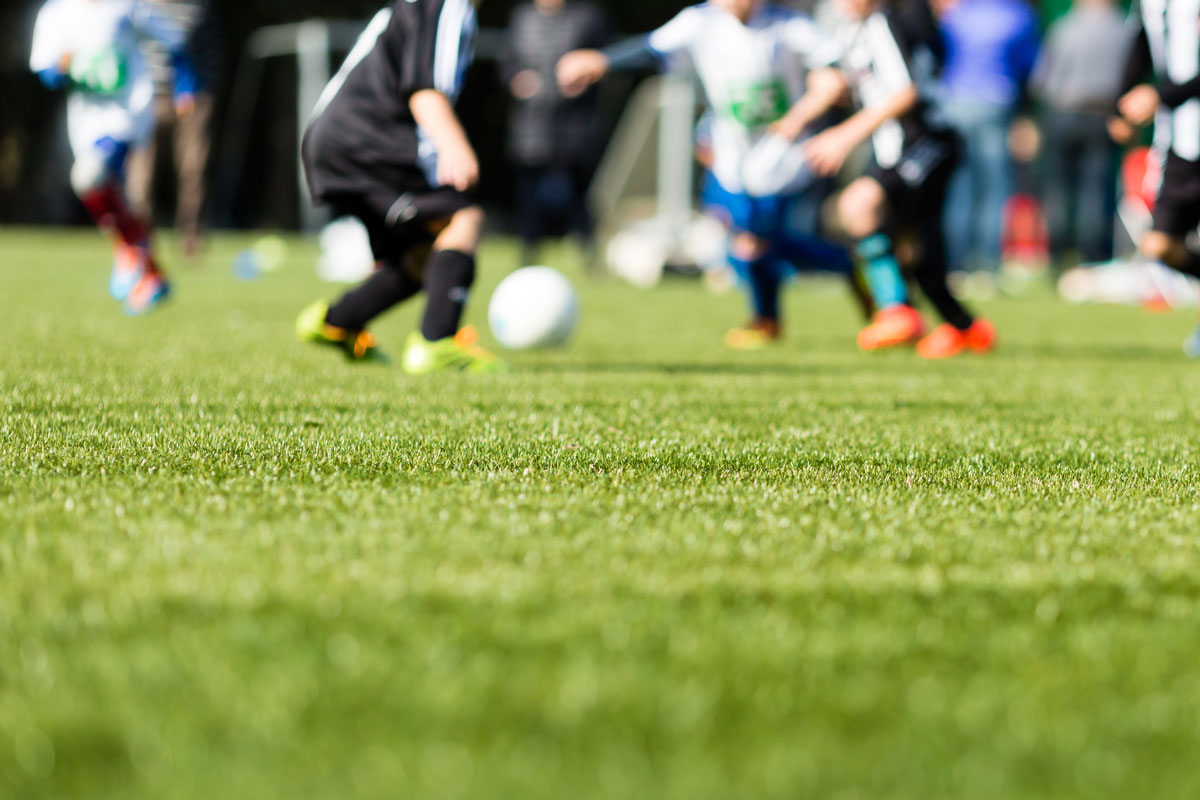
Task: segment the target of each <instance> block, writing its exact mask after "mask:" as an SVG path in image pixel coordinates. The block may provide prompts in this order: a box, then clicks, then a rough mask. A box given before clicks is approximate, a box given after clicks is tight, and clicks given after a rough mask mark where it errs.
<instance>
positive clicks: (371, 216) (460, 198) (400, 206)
mask: <svg viewBox="0 0 1200 800" xmlns="http://www.w3.org/2000/svg"><path fill="white" fill-rule="evenodd" d="M322 199H323V200H324V202H326V203H327V204H328V205H329V207H330V208H331V209H332V210H333V213H334V215H335V216H337V217H346V216H351V217H358V219H360V220H361V221H362V223H363V225H364V226H366V229H367V235H368V237H370V240H371V252H372V254H374V256H375V258H376V259H377V260H379V261H399V260H403V259H404V257H405V256H406V255H407V254H408V252H409V251H410V250H412V248H414V247H416V246H418V245H423V244H430V243H432V242H433V240H434V239H435V238H437V233H438V231H437V227H436V224H437V223H440V222H443V221H445V220H447V219H449V218H450V217H452V216H453V215H454V214H456V213H457V212H459V211H462V210H463V209H464V208H469V207H470V206H473V205H474V204H475V201H474V200H472V199H471V198H470V197H468V196H467V195H465V194H463V193H462V192H460V191H458V190H457V189H449V188H445V187H443V188H438V189H435V188H433V187H431V186H430V185H429V184H428V183H427V182H425V181H424V180H423V179H422V180H421V182H420V184H419V185H416V184H411V185H409V186H407V187H401V186H392V187H388V186H377V187H372V188H371V189H370V190H369V191H364V192H356V193H346V194H335V195H330V196H329V197H325V198H322Z"/></svg>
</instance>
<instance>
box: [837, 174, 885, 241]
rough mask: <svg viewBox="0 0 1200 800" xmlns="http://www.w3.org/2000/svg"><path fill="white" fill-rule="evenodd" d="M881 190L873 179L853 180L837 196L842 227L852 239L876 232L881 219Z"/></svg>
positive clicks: (882, 200)
mask: <svg viewBox="0 0 1200 800" xmlns="http://www.w3.org/2000/svg"><path fill="white" fill-rule="evenodd" d="M883 203H884V197H883V190H882V188H880V186H879V184H877V183H875V182H874V181H861V180H860V181H855V182H854V183H852V184H850V185H849V186H847V187H846V189H845V191H843V192H842V194H841V196H840V197H839V198H838V217H839V218H840V219H841V221H842V228H843V229H844V230H845V231H846V233H847V234H848V235H849V236H850V237H852V238H854V239H862V238H865V237H867V236H870V235H871V234H873V233H876V232H878V230H879V228H880V227H881V221H882V208H883Z"/></svg>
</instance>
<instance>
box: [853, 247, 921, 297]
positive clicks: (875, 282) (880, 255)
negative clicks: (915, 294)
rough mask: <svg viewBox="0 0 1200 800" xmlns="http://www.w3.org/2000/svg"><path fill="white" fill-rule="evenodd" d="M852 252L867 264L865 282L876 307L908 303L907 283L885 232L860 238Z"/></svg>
mask: <svg viewBox="0 0 1200 800" xmlns="http://www.w3.org/2000/svg"><path fill="white" fill-rule="evenodd" d="M854 252H855V254H856V255H858V257H859V258H861V259H862V260H863V261H864V262H866V265H867V269H866V272H867V283H868V284H870V286H871V295H872V296H873V297H874V298H875V306H876V308H891V307H892V306H899V305H905V304H906V303H908V285H907V284H905V282H904V276H903V275H901V274H900V262H899V261H897V260H896V253H895V251H894V250H893V249H892V240H891V238H890V237H889V236H888V235H887V234H886V233H877V234H875V235H874V236H868V237H867V238H865V239H863V240H861V241H860V242H859V243H858V245H857V246H856V247H855V248H854Z"/></svg>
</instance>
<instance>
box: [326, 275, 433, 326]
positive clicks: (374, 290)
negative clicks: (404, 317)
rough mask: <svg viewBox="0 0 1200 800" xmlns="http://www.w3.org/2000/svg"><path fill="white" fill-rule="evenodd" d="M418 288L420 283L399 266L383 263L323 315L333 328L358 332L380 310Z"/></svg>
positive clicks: (385, 308)
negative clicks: (361, 283) (364, 281)
mask: <svg viewBox="0 0 1200 800" xmlns="http://www.w3.org/2000/svg"><path fill="white" fill-rule="evenodd" d="M419 291H421V284H419V283H418V282H417V281H415V280H413V279H412V278H410V277H409V276H408V275H407V274H406V273H405V272H404V270H403V268H401V267H400V266H398V265H397V266H393V265H390V264H384V265H383V266H382V267H381V268H379V269H377V270H375V272H374V273H373V274H372V275H371V277H369V278H367V280H366V283H364V284H363V285H362V286H360V287H358V288H357V289H355V290H353V291H351V292H347V293H346V294H345V295H344V296H343V297H342V299H341V300H339V301H337V302H336V303H334V304H333V305H332V306H330V308H329V312H328V313H327V314H326V315H325V322H326V324H328V325H332V326H334V327H335V328H343V329H344V330H348V331H361V330H362V329H364V328H366V327H367V324H368V323H369V322H370V321H371V320H373V319H375V318H376V317H378V316H379V315H380V314H382V313H383V312H385V311H387V310H388V309H389V308H392V307H393V306H395V305H396V304H397V303H401V302H403V301H405V300H407V299H408V298H410V297H412V296H413V295H414V294H416V293H417V292H419Z"/></svg>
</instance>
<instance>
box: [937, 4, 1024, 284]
mask: <svg viewBox="0 0 1200 800" xmlns="http://www.w3.org/2000/svg"><path fill="white" fill-rule="evenodd" d="M939 6H940V8H941V10H942V14H941V20H940V21H941V25H942V35H943V40H944V44H945V65H944V67H943V71H942V80H941V92H940V94H941V100H942V103H943V108H944V110H945V113H946V117H947V121H949V122H950V124H951V125H953V126H954V127H955V128H956V129H957V130H958V132H959V133H960V135H961V136H962V137H963V139H964V141H965V143H966V159H965V161H964V163H963V166H962V167H960V169H959V172H958V174H957V175H956V176H955V178H954V180H953V181H952V183H951V186H950V193H949V197H948V201H947V208H946V216H947V219H946V231H947V246H948V247H949V250H950V259H949V260H950V263H952V264H968V265H970V267H971V268H973V269H974V270H978V271H982V272H983V274H985V275H987V276H988V277H991V276H993V275H994V274H995V272H996V270H997V269H998V268H999V266H1000V241H1001V234H1002V232H1003V227H1004V205H1005V203H1006V202H1007V201H1008V197H1009V195H1010V194H1011V191H1012V162H1011V159H1010V157H1009V151H1008V131H1009V127H1010V126H1011V124H1012V122H1013V118H1014V116H1015V114H1016V111H1017V109H1018V107H1019V106H1020V104H1021V102H1022V100H1023V96H1024V90H1025V85H1026V83H1027V81H1028V79H1029V76H1030V73H1031V72H1032V71H1033V66H1034V62H1035V61H1036V60H1037V52H1038V24H1037V17H1036V16H1035V14H1034V12H1033V10H1032V9H1031V8H1030V7H1029V5H1028V4H1026V2H1025V1H1024V0H957V1H955V0H950V2H948V3H940V4H939Z"/></svg>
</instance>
